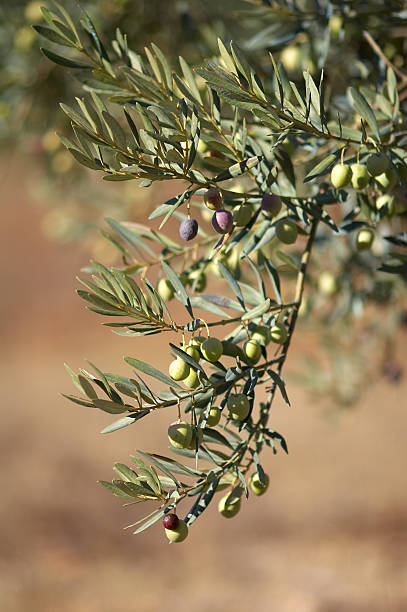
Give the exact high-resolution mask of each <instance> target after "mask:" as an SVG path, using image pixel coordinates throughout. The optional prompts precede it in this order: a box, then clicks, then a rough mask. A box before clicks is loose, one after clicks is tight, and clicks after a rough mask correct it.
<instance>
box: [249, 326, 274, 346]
mask: <svg viewBox="0 0 407 612" xmlns="http://www.w3.org/2000/svg"><path fill="white" fill-rule="evenodd" d="M252 340H256V342H259V344H263V345H264V346H266V345H267V344H268V343H269V342H270V328H268V327H266V326H265V325H257V326H256V327H255V328H254V331H253V333H252Z"/></svg>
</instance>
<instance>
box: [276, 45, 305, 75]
mask: <svg viewBox="0 0 407 612" xmlns="http://www.w3.org/2000/svg"><path fill="white" fill-rule="evenodd" d="M280 61H281V63H282V64H283V66H284V68H285V69H286V70H287V72H296V71H297V70H299V69H300V67H301V49H300V47H298V46H297V45H289V46H288V47H285V48H284V49H283V50H282V51H281V54H280Z"/></svg>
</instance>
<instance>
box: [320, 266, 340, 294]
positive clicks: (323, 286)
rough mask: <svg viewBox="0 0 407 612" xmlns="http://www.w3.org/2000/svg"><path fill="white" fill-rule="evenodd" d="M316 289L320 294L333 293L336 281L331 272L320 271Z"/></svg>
mask: <svg viewBox="0 0 407 612" xmlns="http://www.w3.org/2000/svg"><path fill="white" fill-rule="evenodd" d="M318 290H319V292H320V293H322V295H333V294H334V293H336V292H337V291H338V281H337V280H336V278H335V276H334V275H333V274H332V272H328V271H325V272H321V274H320V275H319V277H318Z"/></svg>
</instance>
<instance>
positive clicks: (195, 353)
mask: <svg viewBox="0 0 407 612" xmlns="http://www.w3.org/2000/svg"><path fill="white" fill-rule="evenodd" d="M184 350H185V352H186V353H187V355H189V356H190V357H192V359H194V360H195V361H199V360H200V358H201V353H200V352H199V349H198V348H197V347H196V346H193V345H191V344H189V345H188V346H186V347H185V349H184Z"/></svg>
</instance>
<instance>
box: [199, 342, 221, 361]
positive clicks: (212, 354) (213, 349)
mask: <svg viewBox="0 0 407 612" xmlns="http://www.w3.org/2000/svg"><path fill="white" fill-rule="evenodd" d="M222 352H223V347H222V342H221V341H220V340H218V339H217V338H208V339H207V340H205V341H204V342H202V344H201V353H202V356H203V357H204V359H206V361H210V362H212V363H215V361H218V359H219V357H221V355H222Z"/></svg>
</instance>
